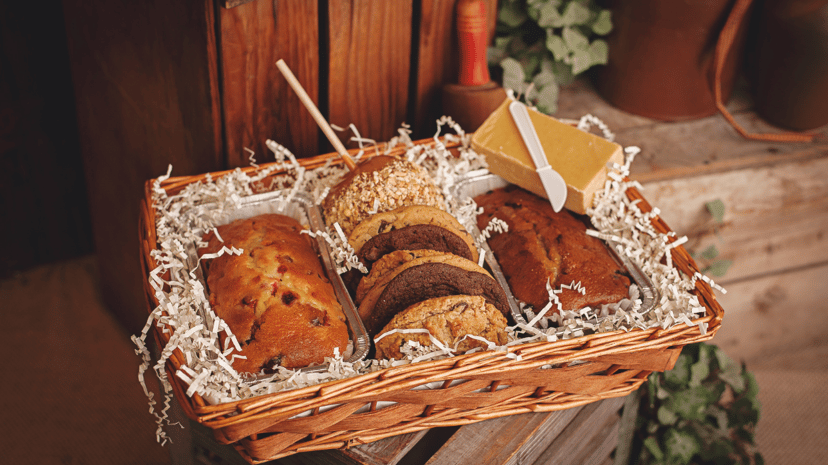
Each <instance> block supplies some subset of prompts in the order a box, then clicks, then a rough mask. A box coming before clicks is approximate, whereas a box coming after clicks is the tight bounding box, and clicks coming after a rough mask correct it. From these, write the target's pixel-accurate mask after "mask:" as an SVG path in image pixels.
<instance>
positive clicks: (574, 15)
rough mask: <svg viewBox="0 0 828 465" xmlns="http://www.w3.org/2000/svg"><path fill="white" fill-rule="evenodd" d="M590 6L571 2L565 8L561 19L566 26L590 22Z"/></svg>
mask: <svg viewBox="0 0 828 465" xmlns="http://www.w3.org/2000/svg"><path fill="white" fill-rule="evenodd" d="M590 18H591V14H590V11H589V8H587V6H586V5H584V4H582V3H580V2H569V3H568V4H567V5H566V6H565V7H564V10H563V14H562V15H561V20H562V22H563V25H564V26H579V25H582V24H586V23H588V22H589V20H590Z"/></svg>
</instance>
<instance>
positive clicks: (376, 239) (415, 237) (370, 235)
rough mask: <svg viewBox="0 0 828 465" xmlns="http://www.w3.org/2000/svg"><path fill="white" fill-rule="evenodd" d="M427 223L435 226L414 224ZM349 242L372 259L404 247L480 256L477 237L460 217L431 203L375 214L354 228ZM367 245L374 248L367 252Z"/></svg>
mask: <svg viewBox="0 0 828 465" xmlns="http://www.w3.org/2000/svg"><path fill="white" fill-rule="evenodd" d="M426 225H428V226H431V227H416V228H410V227H412V226H426ZM436 227H439V228H442V230H440V229H437V228H436ZM388 234H391V235H390V236H389V235H388ZM348 243H350V244H351V247H353V248H354V251H355V252H356V253H357V255H358V256H360V255H362V256H365V257H372V258H370V259H369V261H370V262H373V261H376V260H377V259H379V257H380V256H381V255H382V254H383V253H387V252H388V251H391V250H400V249H407V250H415V249H431V250H440V251H445V252H451V253H454V254H455V255H460V256H461V257H465V258H468V259H469V260H472V261H474V262H477V259H478V252H477V247H476V246H475V244H474V239H473V238H472V236H471V234H469V232H468V231H467V230H466V228H465V227H464V226H463V225H462V224H460V222H459V221H457V218H455V217H454V216H452V215H451V214H449V213H448V212H446V211H443V210H441V209H439V208H436V207H432V206H427V205H409V206H405V207H401V208H397V209H394V210H391V211H387V212H383V213H377V214H375V215H372V216H371V217H370V218H368V219H366V220H365V221H363V222H361V223H360V224H359V225H357V227H356V228H354V230H353V232H352V233H351V235H350V236H349V237H348ZM369 243H370V244H369ZM406 243H408V246H406ZM392 244H393V245H392ZM366 246H369V247H370V248H371V250H370V251H364V252H363V249H364V248H365V247H366ZM383 251H385V252H383ZM366 266H369V263H366ZM369 267H370V266H369Z"/></svg>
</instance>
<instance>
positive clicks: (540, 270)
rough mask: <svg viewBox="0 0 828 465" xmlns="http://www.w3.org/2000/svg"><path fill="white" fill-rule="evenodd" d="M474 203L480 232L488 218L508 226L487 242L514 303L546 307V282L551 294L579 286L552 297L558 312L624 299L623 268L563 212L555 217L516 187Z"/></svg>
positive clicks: (544, 202) (537, 199) (626, 280)
mask: <svg viewBox="0 0 828 465" xmlns="http://www.w3.org/2000/svg"><path fill="white" fill-rule="evenodd" d="M474 200H475V202H476V203H477V205H478V207H482V208H483V213H482V214H481V215H479V216H478V217H477V222H478V226H479V227H480V229H481V230H483V229H485V228H486V226H487V225H488V224H489V222H490V221H491V219H492V218H498V219H500V220H503V221H505V222H506V224H507V225H508V226H509V231H508V232H505V233H495V234H493V235H492V236H491V237H490V238H489V241H488V242H489V247H490V248H491V249H492V252H493V253H494V255H495V257H496V258H497V259H498V262H499V263H500V267H501V269H502V270H503V274H504V275H505V276H506V280H507V281H508V283H509V287H510V288H511V289H512V294H513V295H514V296H515V298H517V299H518V300H521V301H523V302H525V303H528V304H531V305H532V306H533V307H534V308H535V309H538V310H539V309H541V308H543V307H544V306H545V305H546V304H547V303H548V302H549V292H548V291H547V288H546V285H547V282H549V283H550V284H551V285H552V288H553V289H559V288H560V287H561V285H566V286H569V285H571V284H573V283H576V284H577V283H580V285H581V287H582V288H583V289H584V290H585V293H581V292H580V291H579V290H577V289H575V290H571V289H563V290H562V292H561V293H560V294H558V298H559V300H560V302H561V304H562V308H563V309H564V310H577V309H581V308H583V307H586V306H590V307H595V306H599V305H601V304H607V303H614V302H619V301H621V300H622V299H624V298H626V297H627V296H628V295H629V288H630V279H629V277H628V276H627V274H626V272H625V271H624V269H623V268H622V267H621V266H620V265H619V264H618V263H617V262H616V261H615V259H614V258H613V257H612V256H611V255H610V253H609V251H608V250H607V249H606V247H605V246H604V244H603V243H602V242H601V241H600V240H599V239H596V238H594V237H592V236H588V235H587V234H586V229H587V227H586V224H585V223H584V222H583V221H582V220H581V219H580V218H578V217H576V216H574V215H573V214H571V213H570V212H568V211H567V210H561V211H560V212H558V213H556V212H555V210H554V209H553V208H552V205H550V203H549V201H548V200H546V199H544V198H541V197H538V196H536V195H534V194H532V193H530V192H528V191H525V190H523V189H520V188H518V187H516V186H508V187H505V188H501V189H495V190H494V191H491V192H487V193H485V194H483V195H480V196H478V197H476V198H475V199H474Z"/></svg>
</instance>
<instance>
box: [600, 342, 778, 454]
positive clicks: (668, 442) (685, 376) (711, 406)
mask: <svg viewBox="0 0 828 465" xmlns="http://www.w3.org/2000/svg"><path fill="white" fill-rule="evenodd" d="M758 393H759V386H758V385H757V383H756V379H755V378H754V377H753V375H752V374H751V373H750V372H748V371H747V370H746V369H745V367H744V365H739V364H737V363H736V362H734V361H733V360H732V359H731V358H730V357H728V356H727V354H725V353H724V351H722V350H721V349H719V348H718V347H716V346H715V345H711V344H706V343H698V344H691V345H688V346H686V347H685V348H684V349H683V350H682V353H681V355H680V356H679V358H678V360H677V361H676V365H675V367H674V368H673V369H672V370H670V371H667V372H664V373H653V374H651V375H650V377H649V379H648V382H647V383H646V384H645V385H644V386H642V388H641V390H640V391H639V397H638V398H637V402H638V407H637V408H638V416H637V418H636V420H635V427H634V429H633V430H632V434H631V435H630V436H631V437H627V438H626V439H625V438H619V441H623V440H627V441H628V442H631V443H632V444H631V445H628V446H627V447H624V448H620V449H619V450H624V451H625V454H629V455H627V456H625V457H620V456H616V460H615V463H616V464H619V463H637V464H642V465H655V464H693V463H722V464H725V463H727V464H746V465H747V464H750V465H761V464H763V463H764V460H763V458H762V455H761V453H759V452H758V450H757V448H756V444H755V442H754V434H755V428H756V423H757V422H758V421H759V415H760V410H761V405H760V403H759V399H758V397H757V395H758ZM628 405H629V404H628Z"/></svg>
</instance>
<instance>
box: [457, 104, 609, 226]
mask: <svg viewBox="0 0 828 465" xmlns="http://www.w3.org/2000/svg"><path fill="white" fill-rule="evenodd" d="M511 102H512V100H510V99H506V100H505V101H504V102H503V103H502V104H501V105H500V107H498V109H497V110H495V111H494V112H493V113H492V114H491V115H490V116H489V118H487V119H486V121H485V122H483V125H481V126H480V128H478V130H477V131H475V133H474V136H473V137H472V141H471V144H472V148H473V149H474V150H476V151H477V152H478V153H480V154H482V155H484V156H485V157H486V162H487V163H488V164H489V171H491V172H492V173H494V174H497V175H499V176H500V177H502V178H503V179H505V180H507V181H509V182H510V183H512V184H517V185H518V186H520V187H522V188H524V189H526V190H528V191H531V192H533V193H535V194H536V195H539V196H541V197H544V198H548V197H547V195H546V192H545V191H544V189H543V184H541V180H540V178H539V177H538V173H537V172H536V171H535V169H536V168H535V164H534V163H533V162H532V158H530V156H529V151H528V150H527V149H526V145H525V144H524V142H523V139H522V138H521V136H520V132H518V128H517V125H516V124H515V122H514V120H513V119H512V115H511V114H510V113H509V104H510V103H511ZM529 117H530V118H531V120H532V124H533V125H534V126H535V130H536V131H537V133H538V137H539V138H540V141H541V145H542V146H543V151H544V152H546V158H547V159H548V160H549V166H551V167H552V169H553V170H555V171H557V172H558V173H559V174H560V175H561V176H562V177H563V178H564V180H565V181H566V187H567V194H566V203H565V204H564V208H566V209H568V210H570V211H573V212H575V213H581V214H583V213H586V209H587V208H588V207H590V206H592V199H593V197H594V195H595V191H597V190H598V189H600V188H602V187H603V185H604V182H605V181H606V180H607V172H608V171H609V169H608V167H607V164H608V163H618V164H622V163H624V155H623V151H622V149H621V146H620V145H618V144H616V143H614V142H610V141H608V140H606V139H604V138H602V137H599V136H596V135H595V134H590V133H588V132H585V131H581V130H580V129H578V128H575V127H573V126H570V125H568V124H566V123H562V122H560V121H558V120H557V119H555V118H553V117H551V116H547V115H544V114H543V113H540V112H538V111H535V110H532V109H529Z"/></svg>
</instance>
